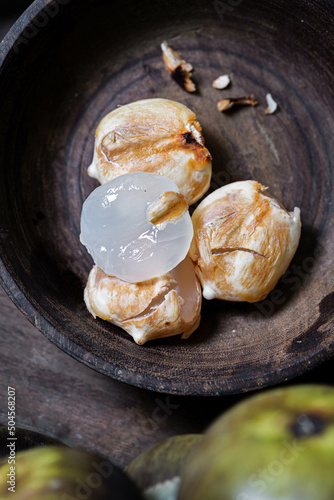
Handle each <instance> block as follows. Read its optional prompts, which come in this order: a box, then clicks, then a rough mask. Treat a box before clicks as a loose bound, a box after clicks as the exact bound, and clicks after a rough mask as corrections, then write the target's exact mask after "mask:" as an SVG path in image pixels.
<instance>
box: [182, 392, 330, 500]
mask: <svg viewBox="0 0 334 500" xmlns="http://www.w3.org/2000/svg"><path fill="white" fill-rule="evenodd" d="M333 470H334V388H332V387H329V386H328V387H326V386H317V385H304V386H303V385H300V386H293V387H288V388H283V389H276V390H271V391H267V392H264V393H262V394H259V395H257V396H254V397H251V398H249V399H248V400H246V401H244V402H242V403H240V404H238V405H237V406H235V407H234V408H232V409H231V410H230V411H228V412H227V413H225V414H224V415H222V416H221V417H220V418H219V419H218V420H216V422H214V423H213V425H212V426H211V427H210V428H209V429H208V431H207V432H206V433H205V434H204V437H203V441H202V442H201V443H200V444H199V446H198V447H197V448H196V450H195V451H194V453H193V454H192V456H191V457H190V458H189V461H188V463H187V464H186V466H185V467H184V469H183V470H182V472H181V490H180V494H179V500H204V499H205V500H235V499H238V500H239V499H240V500H269V499H270V500H283V499H284V500H301V499H302V500H315V499H316V500H333V498H334V475H333Z"/></svg>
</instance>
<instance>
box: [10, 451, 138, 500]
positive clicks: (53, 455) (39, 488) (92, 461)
mask: <svg viewBox="0 0 334 500" xmlns="http://www.w3.org/2000/svg"><path fill="white" fill-rule="evenodd" d="M11 466H12V467H15V469H10V467H11ZM13 471H14V474H13ZM8 474H9V475H8ZM8 481H9V482H8ZM12 485H13V486H12ZM9 488H12V489H9ZM12 498H15V500H77V499H82V500H84V499H89V500H124V499H126V500H140V499H141V496H140V494H139V492H138V491H137V489H136V487H135V485H134V484H133V483H132V482H131V481H130V479H128V477H127V476H126V475H125V474H124V473H123V472H122V471H121V470H120V469H118V468H117V467H115V466H114V465H112V464H111V463H110V462H109V461H107V460H104V459H101V458H100V457H98V456H96V455H93V454H91V453H87V452H85V451H82V450H78V449H74V448H67V447H63V446H45V447H41V448H34V449H31V450H27V451H23V452H19V453H17V454H16V456H15V463H14V465H10V464H9V463H8V460H7V459H6V460H5V461H4V462H2V463H1V465H0V500H7V499H12Z"/></svg>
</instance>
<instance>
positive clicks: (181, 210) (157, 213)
mask: <svg viewBox="0 0 334 500" xmlns="http://www.w3.org/2000/svg"><path fill="white" fill-rule="evenodd" d="M187 210H188V203H187V202H186V199H185V197H184V196H183V194H181V193H176V192H175V191H165V192H164V193H163V194H162V195H161V196H159V198H158V199H157V200H155V201H154V202H153V203H152V204H151V205H150V206H149V209H148V211H147V215H148V220H149V222H151V223H152V224H154V225H155V226H157V225H160V224H165V223H167V222H170V221H173V222H177V221H178V220H179V219H181V218H182V217H183V216H184V214H185V213H186V212H187Z"/></svg>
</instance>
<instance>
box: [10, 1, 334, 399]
mask: <svg viewBox="0 0 334 500" xmlns="http://www.w3.org/2000/svg"><path fill="white" fill-rule="evenodd" d="M332 11H333V6H332V5H330V2H323V3H322V4H321V5H320V4H319V3H315V2H314V3H311V2H307V1H304V2H294V3H291V2H286V1H283V0H280V1H278V0H270V1H269V0H268V1H265V0H263V1H261V2H256V1H250V0H243V1H234V2H232V1H228V2H206V1H204V0H197V1H195V2H193V3H192V4H191V8H190V6H189V4H187V3H186V2H178V1H177V0H163V1H160V2H150V1H149V0H144V1H142V2H135V1H132V0H126V1H124V2H106V1H103V0H95V1H93V0H85V1H84V2H83V1H80V2H79V1H76V0H62V1H60V0H59V1H57V2H54V1H47V2H42V1H39V0H37V2H35V3H34V4H33V6H32V7H31V8H30V10H28V12H27V13H26V14H25V15H24V16H22V17H21V19H20V21H19V23H18V24H17V25H16V26H15V27H14V28H13V29H12V31H11V33H10V34H9V36H7V38H6V39H5V41H4V42H3V44H2V49H1V50H2V52H1V55H0V57H1V60H2V66H1V68H0V95H1V97H2V106H1V108H0V161H1V172H0V200H1V202H0V203H1V218H0V236H1V259H2V263H1V276H2V284H3V286H4V287H5V289H6V290H7V291H8V293H9V294H10V295H11V296H12V298H13V299H14V300H15V302H16V303H17V304H18V305H19V307H20V308H21V309H22V310H23V311H24V312H25V313H26V314H27V316H28V317H29V318H30V320H31V321H33V322H34V323H35V324H36V326H38V327H39V328H40V329H41V330H42V331H43V333H44V334H45V335H46V336H47V337H48V338H50V340H52V341H53V342H55V343H56V344H57V345H58V346H59V347H61V348H62V349H64V350H65V351H66V352H68V353H69V354H71V355H72V356H74V357H76V358H78V359H80V360H81V361H83V362H84V363H86V364H88V365H89V366H92V367H93V368H95V369H97V370H99V371H101V372H103V373H106V374H108V375H110V376H112V377H116V378H118V379H120V380H124V381H126V382H129V383H132V384H135V385H139V386H142V387H147V388H150V389H155V390H158V391H165V392H171V393H179V394H222V393H228V392H239V391H244V390H249V389H253V388H256V387H262V386H264V385H268V384H273V383H276V382H278V381H281V380H283V379H284V378H287V377H292V376H294V375H296V374H298V373H300V372H302V371H304V370H306V369H308V368H309V367H310V366H312V365H314V364H315V363H317V362H319V361H321V360H322V359H324V358H325V357H327V356H328V355H329V354H330V353H331V352H332V350H333V343H334V332H333V330H334V329H333V318H334V313H333V311H334V307H333V305H334V292H333V290H334V286H333V282H334V276H333V275H334V272H333V267H334V266H333V251H332V249H333V240H334V228H333V220H334V219H333V203H332V202H333V188H332V177H333V174H332V172H333V166H332V158H333V157H334V141H333V136H334V119H333V112H332V103H333V85H332V79H333V69H332V61H333V57H334V37H333V32H332V30H330V27H331V26H332V21H333V14H332ZM163 40H167V41H168V42H170V44H171V45H172V46H174V47H175V48H176V49H178V50H180V51H181V53H182V55H183V57H184V58H185V59H186V60H187V61H189V62H191V63H192V65H193V66H194V68H195V73H194V79H195V80H196V83H197V86H198V89H199V90H198V92H197V93H196V94H188V93H186V92H185V91H183V90H182V89H181V88H180V87H178V86H177V85H176V83H175V82H174V81H172V80H171V79H170V77H169V75H168V73H167V72H166V70H165V68H164V66H163V61H162V57H161V51H160V43H161V42H162V41H163ZM226 73H228V74H230V76H231V80H232V84H231V86H230V87H229V88H228V89H226V90H223V91H218V90H216V89H214V88H212V81H213V80H214V79H215V78H216V77H217V76H219V75H221V74H226ZM268 92H270V93H271V94H272V95H273V97H274V98H275V99H276V100H277V102H278V103H279V110H278V111H277V112H276V113H275V114H274V115H266V114H265V112H264V111H265V108H266V100H265V96H266V94H267V93H268ZM250 94H254V95H255V97H256V98H257V100H258V101H259V106H257V107H255V108H246V107H245V108H239V109H236V110H235V112H234V111H233V112H231V113H229V114H221V113H219V112H218V111H217V108H216V104H217V101H218V100H220V99H223V98H224V97H230V96H233V97H240V96H244V95H250ZM151 97H165V98H169V99H174V100H176V101H180V102H183V103H184V104H186V105H187V106H188V107H190V108H191V109H193V110H194V111H195V113H196V115H197V118H198V120H199V121H200V123H201V125H202V127H203V133H204V136H205V139H206V145H207V147H208V149H209V150H210V152H211V153H212V156H213V177H212V184H211V188H210V191H212V190H214V189H216V188H218V187H220V186H222V185H224V184H226V183H229V182H233V181H237V180H243V179H255V180H257V181H259V182H261V183H262V184H265V185H267V186H269V188H270V192H271V193H272V194H273V195H275V196H277V197H278V198H279V199H280V200H281V201H282V203H283V204H284V205H285V206H286V208H287V209H289V210H293V208H294V206H298V207H300V209H301V218H302V237H301V242H300V246H299V249H298V251H297V254H296V256H295V258H294V260H293V262H292V264H291V266H290V268H289V270H288V271H287V273H286V275H285V276H284V278H283V279H281V280H280V281H279V283H278V285H277V287H276V289H275V291H273V292H272V293H271V294H270V296H269V297H267V299H265V300H264V301H262V302H260V303H257V304H243V303H228V302H222V301H218V300H216V301H210V302H208V301H204V304H203V309H202V322H201V325H200V328H199V329H198V331H196V333H194V334H193V336H192V337H191V338H189V339H188V340H187V341H182V340H181V339H180V337H175V338H169V339H165V340H162V341H159V342H158V341H156V342H152V343H149V344H147V345H146V346H144V347H139V346H137V345H136V344H135V343H134V342H133V341H132V339H131V338H130V337H129V336H128V335H127V334H126V333H125V332H123V331H122V330H121V329H119V328H117V327H115V326H113V325H111V324H109V323H107V322H103V321H102V320H94V319H93V317H92V316H91V315H90V314H89V313H88V311H87V310H86V308H85V305H84V302H83V288H84V286H85V282H86V280H87V276H88V273H89V271H90V269H91V267H92V261H91V258H90V257H89V255H88V254H87V253H86V251H85V249H84V248H83V247H82V246H81V244H80V242H79V225H80V212H81V206H82V203H83V201H84V200H85V198H86V197H87V196H88V194H89V193H90V192H91V191H92V190H93V189H94V188H95V187H96V186H97V185H98V184H97V182H96V181H94V180H92V179H90V178H89V177H88V175H87V167H88V165H89V163H90V161H91V158H92V153H93V144H94V132H95V129H96V127H97V125H98V123H99V121H100V120H101V118H102V117H103V116H104V115H105V114H106V113H107V112H109V111H111V110H112V109H114V108H115V107H116V106H119V105H122V104H126V103H129V102H131V101H134V100H138V99H142V98H151Z"/></svg>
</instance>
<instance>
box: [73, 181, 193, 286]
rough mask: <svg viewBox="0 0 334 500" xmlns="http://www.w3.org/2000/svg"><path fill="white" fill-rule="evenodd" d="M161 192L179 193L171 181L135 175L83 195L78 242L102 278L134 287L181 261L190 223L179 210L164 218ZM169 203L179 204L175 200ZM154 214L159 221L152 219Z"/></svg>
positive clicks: (188, 239)
mask: <svg viewBox="0 0 334 500" xmlns="http://www.w3.org/2000/svg"><path fill="white" fill-rule="evenodd" d="M166 193H167V194H168V193H169V194H172V195H173V193H180V191H179V189H178V187H177V185H176V184H175V183H174V182H173V181H172V180H170V179H168V178H167V177H163V176H162V175H156V174H150V173H145V172H134V173H129V174H124V175H122V176H119V177H117V178H116V179H114V180H112V181H110V182H107V183H106V184H103V185H102V186H99V187H98V188H96V189H95V190H94V191H93V192H92V193H91V194H90V195H89V196H88V198H87V199H86V201H85V202H84V204H83V207H82V213H81V234H80V241H81V243H83V245H85V246H86V248H87V250H88V252H89V253H90V254H91V256H92V258H93V260H94V262H95V264H97V265H98V266H99V267H100V268H101V269H102V270H103V271H104V272H105V273H106V274H108V275H110V276H116V277H117V278H120V279H122V280H124V281H129V282H130V283H136V282H140V281H145V280H148V279H151V278H154V277H157V276H161V275H162V274H165V273H167V272H169V271H170V270H171V269H173V268H174V267H176V266H177V265H178V264H179V263H180V262H181V261H182V260H183V259H184V258H185V257H186V255H187V253H188V250H189V247H190V243H191V240H192V237H193V226H192V222H191V218H190V215H189V212H188V210H184V209H183V210H181V211H180V210H179V211H178V210H174V212H173V214H172V216H170V217H168V216H167V217H165V218H164V217H163V212H164V211H165V213H167V212H168V210H169V212H170V211H171V210H170V207H171V203H169V206H168V201H167V203H166V199H165V198H167V199H168V196H167V197H166V196H164V194H166ZM180 196H182V195H180ZM171 198H173V196H169V200H170V199H171ZM174 198H175V197H174ZM159 200H161V203H160V201H159ZM172 204H174V208H175V204H179V205H180V206H181V205H182V203H181V202H180V201H179V200H177V201H175V199H173V200H172ZM159 205H161V207H159ZM182 207H184V205H182ZM159 208H161V210H160V211H159ZM159 213H160V215H162V216H161V217H160V219H159V218H156V219H154V217H152V214H158V215H159ZM175 214H176V216H175ZM167 215H168V214H167ZM151 220H153V221H154V222H155V223H152V222H151ZM161 220H162V222H161Z"/></svg>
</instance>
